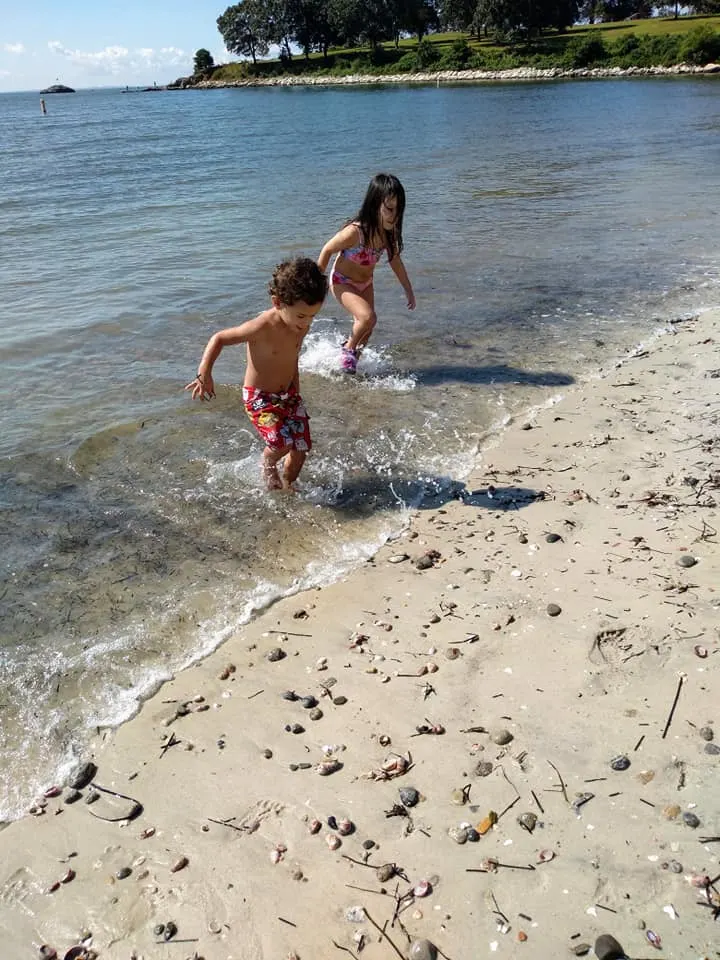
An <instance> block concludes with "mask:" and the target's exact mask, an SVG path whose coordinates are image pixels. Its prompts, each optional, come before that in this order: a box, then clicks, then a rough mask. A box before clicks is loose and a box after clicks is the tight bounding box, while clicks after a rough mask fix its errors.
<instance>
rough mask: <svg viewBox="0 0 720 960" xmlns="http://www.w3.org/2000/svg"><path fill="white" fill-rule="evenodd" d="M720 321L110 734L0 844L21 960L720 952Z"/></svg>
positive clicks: (540, 436)
mask: <svg viewBox="0 0 720 960" xmlns="http://www.w3.org/2000/svg"><path fill="white" fill-rule="evenodd" d="M718 337H720V311H713V312H708V313H704V314H702V315H701V316H700V317H699V318H692V319H687V320H683V321H680V322H677V323H675V324H673V325H671V326H669V327H667V328H665V330H664V332H663V334H662V335H658V336H650V337H649V338H648V341H647V342H646V343H644V344H642V345H641V346H639V347H638V349H637V350H635V351H634V352H633V353H632V354H631V355H629V356H627V357H625V358H623V359H622V361H620V362H618V363H613V364H610V365H608V367H607V368H606V369H604V370H602V371H599V373H598V375H597V376H596V377H595V378H593V379H591V380H589V381H587V382H585V383H583V384H578V385H577V386H575V387H573V388H570V389H568V390H567V392H565V393H564V394H563V395H562V396H558V398H557V399H556V400H555V401H554V402H553V403H551V404H548V405H547V406H545V407H544V408H542V409H540V410H534V411H531V412H529V413H528V414H527V416H525V417H520V418H517V419H516V420H515V421H514V422H513V423H511V424H509V425H508V427H507V429H506V430H505V431H503V432H502V433H501V434H499V435H496V436H493V437H490V438H488V442H487V444H486V445H485V447H484V448H483V449H482V452H481V454H480V456H479V457H478V462H477V465H476V470H475V473H474V475H473V476H472V477H471V478H470V479H469V480H468V481H467V484H466V487H465V490H464V492H463V493H462V495H460V496H459V497H458V499H456V500H452V501H450V502H448V503H446V504H445V505H444V506H442V507H441V508H438V509H433V510H427V511H420V512H418V513H417V514H416V515H415V516H414V518H413V520H412V522H411V524H410V526H409V528H408V529H407V530H406V531H405V534H404V535H403V536H402V537H401V538H399V539H398V540H396V541H394V542H392V543H388V544H387V545H386V546H385V547H383V549H382V550H381V551H380V552H379V553H378V554H377V555H376V556H375V557H374V558H373V560H372V561H371V562H369V563H367V564H365V565H364V566H363V567H362V568H361V569H358V570H357V571H355V572H354V573H353V574H352V575H351V576H349V577H348V578H347V579H345V580H343V581H342V582H339V583H336V584H334V585H332V586H329V587H326V588H323V589H318V590H315V591H312V592H309V593H305V594H298V595H296V596H294V597H290V598H287V599H285V600H283V601H282V602H280V603H277V604H275V605H274V606H272V607H271V608H270V609H268V610H267V611H266V612H265V613H263V614H262V616H259V617H258V618H257V619H256V620H254V621H253V622H251V623H250V624H249V625H248V626H247V627H245V628H244V629H243V630H242V632H241V633H238V634H237V635H236V636H234V637H233V638H231V640H229V641H228V642H227V643H225V644H224V645H223V647H222V648H221V649H219V650H218V651H217V652H216V653H215V654H213V655H212V656H211V657H209V658H208V659H207V660H205V661H204V662H202V663H201V664H199V665H198V666H196V667H195V668H192V669H189V670H187V671H185V672H184V673H182V674H180V675H179V676H177V677H176V678H175V679H174V680H173V681H172V682H170V683H167V684H165V685H164V686H163V687H162V688H161V689H160V690H159V691H158V693H157V694H156V695H155V697H154V698H153V699H151V700H150V701H148V702H147V703H145V704H144V705H143V706H142V709H141V710H140V712H139V713H138V715H137V716H136V717H135V718H134V719H133V720H131V721H129V722H128V723H126V724H125V725H123V726H122V727H120V728H119V729H117V730H114V731H100V732H99V734H98V738H97V741H96V744H95V750H94V752H93V753H92V755H88V756H87V757H85V758H83V760H84V761H85V762H92V763H93V764H94V765H96V767H97V770H96V771H94V770H93V769H92V768H90V769H88V770H87V771H86V776H84V777H80V780H79V782H81V783H82V782H83V781H84V780H87V779H88V776H90V777H91V783H85V785H84V786H82V787H81V788H80V790H79V792H80V794H81V795H80V796H79V797H77V798H75V800H74V802H68V801H69V800H72V799H73V794H72V793H71V791H70V788H69V787H68V786H67V785H63V784H59V785H57V786H58V787H60V786H62V787H63V790H62V791H61V792H60V791H57V790H54V789H48V794H49V795H48V796H47V797H45V798H38V800H37V801H36V802H35V804H34V805H33V808H32V809H33V813H28V815H27V816H25V817H24V818H23V819H22V820H20V821H18V822H15V823H12V824H10V825H9V826H7V827H6V828H5V829H4V830H3V831H2V833H1V834H0V851H1V854H2V857H1V859H2V868H1V875H0V930H1V931H2V942H3V950H2V956H3V957H7V958H9V960H22V958H26V957H27V958H36V957H42V956H43V955H44V956H45V957H46V958H52V957H53V956H54V953H53V952H52V951H53V950H55V951H57V956H58V957H60V958H64V957H65V956H66V955H68V954H69V957H70V958H73V960H74V958H81V957H83V956H91V957H92V956H97V957H100V958H102V960H131V958H135V960H139V958H145V960H166V958H167V960H171V958H172V960H178V958H179V960H186V958H205V960H251V958H253V960H254V958H258V960H259V958H263V960H288V958H300V960H331V958H333V960H342V958H343V957H346V956H352V957H355V958H357V957H359V956H361V957H362V958H366V960H375V958H378V960H379V958H384V960H391V958H392V957H393V956H398V955H400V956H401V957H412V958H413V960H433V958H434V957H436V956H442V957H444V958H445V960H471V958H472V960H476V958H486V957H491V956H493V955H497V956H498V957H505V958H516V957H533V958H534V960H549V958H555V957H565V956H573V955H583V954H584V953H587V952H588V951H591V948H592V945H593V944H594V942H595V939H596V938H597V937H598V936H599V935H601V934H604V933H609V934H612V935H613V936H614V937H616V938H617V939H618V940H619V941H620V943H621V944H622V945H623V947H624V949H625V951H626V953H627V954H628V956H630V957H634V958H646V957H651V956H663V957H667V958H676V960H687V958H693V960H694V958H710V957H718V956H720V950H719V948H718V942H719V941H720V937H719V934H718V931H720V921H718V920H717V919H716V918H717V917H718V915H719V914H720V880H719V879H717V875H718V874H720V866H718V863H719V862H720V791H719V790H718V770H719V769H720V744H718V745H716V741H715V739H714V726H713V725H714V722H715V720H716V718H717V714H718V709H719V708H718V702H719V699H718V694H717V687H714V681H715V678H716V676H717V671H718V662H719V660H720V656H719V654H720V644H719V643H718V605H719V598H718V595H717V593H716V585H717V583H718V574H719V573H720V564H719V563H718V549H717V532H718V530H719V529H720V527H719V524H720V518H719V516H718V513H719V511H718V506H717V500H718V490H720V471H718V468H717V461H716V459H715V457H716V456H717V450H718V446H720V434H719V432H718V420H719V418H720V370H719V369H716V364H717V362H718V361H717V341H718ZM715 682H716V681H715ZM92 784H94V785H96V787H97V789H95V788H94V787H93V786H92ZM52 786H53V785H52V784H48V788H51V787H52ZM108 791H110V792H108ZM94 794H97V798H96V799H95V800H94V802H91V803H88V802H87V801H88V800H92V799H93V796H94ZM118 794H119V795H121V796H117V795H118ZM31 802H32V798H29V803H28V807H30V803H31ZM128 817H130V819H128ZM333 818H334V819H333ZM329 820H330V823H331V824H332V825H329V824H328V821H329ZM314 821H315V823H314ZM317 822H319V824H320V826H319V827H317ZM316 829H317V832H314V831H315V830H316ZM333 838H334V839H333ZM703 838H706V839H703ZM383 867H384V869H378V868H383ZM713 879H716V882H717V885H716V886H715V887H714V888H713V887H712V886H708V880H713ZM425 941H429V942H425ZM82 944H84V945H85V947H86V948H87V949H86V952H85V953H84V954H83V952H82V951H81V950H79V949H78V950H76V951H75V952H73V951H72V950H71V948H72V947H80V946H81V945H82ZM43 946H45V948H46V949H45V950H44V954H43V953H42V952H41V947H43ZM50 948H52V949H50ZM591 955H592V953H591Z"/></svg>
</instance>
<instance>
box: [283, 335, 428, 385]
mask: <svg viewBox="0 0 720 960" xmlns="http://www.w3.org/2000/svg"><path fill="white" fill-rule="evenodd" d="M343 339H344V338H343V336H342V335H341V334H338V333H325V332H315V333H310V334H308V336H307V338H306V340H305V348H304V349H303V352H302V354H301V355H300V370H301V371H303V372H306V373H314V374H316V375H317V376H320V377H328V378H329V379H332V380H338V379H342V378H344V377H347V374H345V373H343V371H342V370H341V369H340V347H341V346H342V341H343ZM354 382H356V383H358V384H359V385H360V386H361V387H363V388H365V389H370V390H392V391H397V392H399V393H405V392H407V391H408V390H414V389H415V385H416V381H415V378H414V377H413V376H410V375H408V374H401V373H398V372H397V371H395V370H394V369H393V364H392V360H391V358H390V356H389V353H388V349H387V348H386V347H383V346H375V345H372V346H367V347H365V349H364V350H363V352H362V358H361V360H360V363H359V364H358V373H357V376H356V378H355V381H354Z"/></svg>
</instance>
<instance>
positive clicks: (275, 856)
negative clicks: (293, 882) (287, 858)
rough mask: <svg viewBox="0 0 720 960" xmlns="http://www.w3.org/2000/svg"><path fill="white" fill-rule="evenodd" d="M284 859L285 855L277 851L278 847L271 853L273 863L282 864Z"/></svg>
mask: <svg viewBox="0 0 720 960" xmlns="http://www.w3.org/2000/svg"><path fill="white" fill-rule="evenodd" d="M282 858H283V855H282V853H281V852H280V850H278V849H277V847H276V848H275V849H274V850H271V851H270V859H271V861H272V862H273V863H280V861H281V860H282Z"/></svg>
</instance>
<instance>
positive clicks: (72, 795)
mask: <svg viewBox="0 0 720 960" xmlns="http://www.w3.org/2000/svg"><path fill="white" fill-rule="evenodd" d="M80 797H82V794H81V793H80V791H79V790H68V792H67V793H66V794H65V796H64V797H63V803H76V802H77V801H78V800H79V799H80Z"/></svg>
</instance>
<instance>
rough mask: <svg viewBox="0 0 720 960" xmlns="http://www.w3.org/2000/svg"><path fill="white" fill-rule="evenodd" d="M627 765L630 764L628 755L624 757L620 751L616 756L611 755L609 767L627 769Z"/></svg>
mask: <svg viewBox="0 0 720 960" xmlns="http://www.w3.org/2000/svg"><path fill="white" fill-rule="evenodd" d="M629 766H630V759H629V757H626V756H625V754H623V753H621V754H620V755H619V756H617V757H613V759H612V760H611V761H610V767H611V768H612V769H613V770H627V768H628V767H629Z"/></svg>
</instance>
